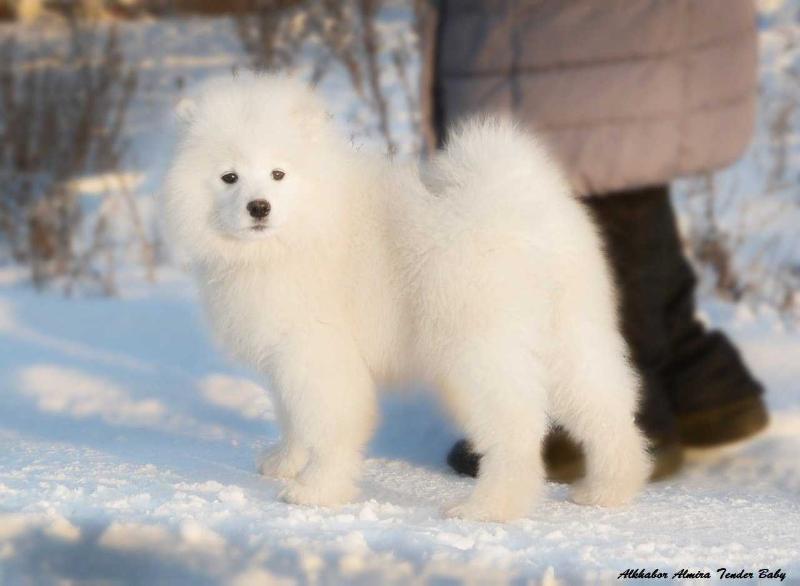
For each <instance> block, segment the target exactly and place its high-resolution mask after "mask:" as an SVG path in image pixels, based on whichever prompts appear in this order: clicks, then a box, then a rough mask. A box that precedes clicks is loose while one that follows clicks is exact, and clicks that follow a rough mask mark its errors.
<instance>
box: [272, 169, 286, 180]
mask: <svg viewBox="0 0 800 586" xmlns="http://www.w3.org/2000/svg"><path fill="white" fill-rule="evenodd" d="M284 177H286V173H285V172H284V171H281V170H280V169H275V170H274V171H272V178H273V179H274V180H275V181H280V180H281V179H283V178H284Z"/></svg>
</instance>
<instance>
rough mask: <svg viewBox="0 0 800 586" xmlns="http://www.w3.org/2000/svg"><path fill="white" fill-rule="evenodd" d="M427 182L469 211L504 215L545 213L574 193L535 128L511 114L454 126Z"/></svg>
mask: <svg viewBox="0 0 800 586" xmlns="http://www.w3.org/2000/svg"><path fill="white" fill-rule="evenodd" d="M424 181H425V183H426V185H427V186H428V188H429V189H430V190H431V191H432V192H433V193H435V194H436V195H438V196H439V197H442V198H444V199H445V200H452V203H453V204H455V205H457V206H464V208H465V211H466V212H468V214H467V215H469V216H471V217H476V218H481V219H482V220H484V221H487V220H491V218H495V217H496V218H499V217H504V218H505V220H506V221H507V220H508V219H509V215H508V214H509V213H513V214H523V215H527V214H526V212H530V213H541V211H542V206H545V207H546V206H548V205H553V204H556V205H557V202H558V200H562V201H563V199H564V198H569V199H572V197H571V193H570V189H569V186H568V183H567V181H566V179H565V177H564V175H563V173H562V172H561V169H560V167H559V165H558V164H557V163H556V161H555V159H554V158H553V157H552V156H551V155H550V153H549V152H548V150H547V148H546V147H545V145H544V144H543V143H542V142H541V141H540V140H539V139H538V138H537V137H536V136H534V135H533V134H532V133H531V132H529V131H527V130H524V129H523V128H520V127H519V126H518V125H517V124H515V123H514V122H513V121H511V120H510V119H508V118H503V117H498V116H489V117H485V116H481V117H475V118H471V119H468V120H466V121H464V122H462V123H460V124H458V125H457V126H455V127H454V128H453V129H451V131H450V133H449V136H448V139H447V142H446V144H445V148H444V150H443V151H442V152H440V153H439V154H437V155H436V156H434V157H433V159H432V160H431V161H430V163H429V165H428V167H427V168H426V171H425V173H424Z"/></svg>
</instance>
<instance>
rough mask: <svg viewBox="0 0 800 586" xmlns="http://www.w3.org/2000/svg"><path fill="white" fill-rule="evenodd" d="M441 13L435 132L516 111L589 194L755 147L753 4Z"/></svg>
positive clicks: (566, 5)
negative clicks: (478, 116)
mask: <svg viewBox="0 0 800 586" xmlns="http://www.w3.org/2000/svg"><path fill="white" fill-rule="evenodd" d="M437 5H438V11H437V17H438V22H437V23H436V24H435V25H434V26H431V27H430V28H429V31H430V32H429V36H430V37H431V38H429V39H428V41H429V42H428V43H427V45H428V46H429V47H431V49H430V50H429V51H428V53H427V54H428V56H429V57H428V63H427V65H428V66H429V71H428V73H427V75H425V76H423V79H427V80H429V81H428V84H429V87H428V88H427V91H432V92H433V96H434V99H433V102H432V106H431V107H430V121H431V124H432V126H433V128H434V129H435V130H436V131H440V130H441V129H442V128H445V127H446V125H447V124H449V123H451V122H453V121H454V120H457V119H458V118H460V117H462V116H464V115H466V114H468V113H470V112H476V111H478V112H491V111H500V112H510V113H512V114H513V115H514V116H515V117H517V118H519V119H521V120H522V121H523V122H525V123H527V124H529V125H530V126H532V127H533V128H536V129H538V130H539V131H540V133H542V134H543V135H544V136H545V137H546V140H547V142H549V144H550V145H551V149H552V150H553V152H554V153H555V155H556V156H557V157H558V158H559V159H560V160H561V161H562V162H563V163H564V165H565V166H566V168H567V170H568V173H569V176H570V178H571V180H572V182H573V184H574V186H575V189H576V190H578V192H579V193H583V194H602V193H605V192H610V191H616V190H624V189H633V188H638V187H643V186H648V185H657V184H664V183H667V182H669V181H670V180H672V179H674V178H676V177H680V176H683V175H689V174H693V173H698V172H702V171H708V170H713V169H718V168H720V167H723V166H725V165H728V164H730V163H731V162H733V161H734V160H736V159H737V158H738V157H739V156H740V155H741V154H742V152H743V150H744V148H745V147H746V145H747V143H748V141H749V139H750V137H751V134H752V130H753V123H754V114H755V101H756V93H757V78H756V70H757V49H756V40H757V39H756V20H755V19H756V14H755V7H754V5H753V2H752V1H751V0H440V1H439V2H438V3H437ZM440 134H441V132H440ZM487 156H491V153H487Z"/></svg>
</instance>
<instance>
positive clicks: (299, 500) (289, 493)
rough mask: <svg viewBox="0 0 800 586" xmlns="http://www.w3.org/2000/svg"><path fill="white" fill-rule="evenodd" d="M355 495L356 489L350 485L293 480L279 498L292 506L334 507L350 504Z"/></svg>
mask: <svg viewBox="0 0 800 586" xmlns="http://www.w3.org/2000/svg"><path fill="white" fill-rule="evenodd" d="M357 494H358V489H357V488H356V486H355V485H354V484H351V483H337V484H330V485H324V484H303V483H301V482H298V481H297V480H293V481H290V482H289V485H288V486H287V487H286V488H285V489H284V490H283V492H281V494H280V497H279V498H280V499H281V500H283V501H284V502H287V503H290V504H293V505H309V506H322V507H336V506H340V505H344V504H347V503H349V502H351V501H352V500H353V499H354V498H355V497H356V495H357Z"/></svg>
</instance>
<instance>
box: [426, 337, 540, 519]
mask: <svg viewBox="0 0 800 586" xmlns="http://www.w3.org/2000/svg"><path fill="white" fill-rule="evenodd" d="M448 356H450V357H451V360H450V361H449V364H448V365H447V370H446V371H445V372H444V373H443V377H442V380H441V381H440V382H441V387H442V390H443V392H444V396H445V401H446V403H447V404H448V405H449V407H450V408H451V410H452V411H453V413H454V415H455V417H456V419H457V420H458V421H459V422H460V423H461V425H462V426H463V428H464V431H466V433H467V435H468V437H469V438H470V439H471V440H472V442H473V443H474V445H475V448H476V450H477V451H478V453H480V454H483V457H482V459H481V466H480V472H479V474H478V479H477V483H476V486H475V489H474V491H473V492H472V494H471V495H470V496H469V498H468V499H467V500H466V501H465V502H463V503H460V504H458V505H455V506H453V507H452V508H450V509H448V510H447V511H445V513H446V514H447V515H448V516H454V517H463V518H468V519H476V520H485V521H506V520H510V519H514V518H517V517H521V516H524V515H526V514H527V513H528V512H529V509H530V506H531V504H532V503H533V502H534V500H535V499H536V497H537V496H538V495H539V493H540V492H541V489H542V485H543V481H544V474H543V466H542V460H541V453H540V452H541V442H542V438H543V435H544V432H545V428H546V416H545V411H546V410H545V401H546V398H545V393H544V388H543V385H542V384H541V376H540V375H541V372H539V370H540V369H539V366H538V364H537V362H536V361H535V360H534V359H533V358H532V357H531V355H530V353H529V352H528V351H527V349H526V348H524V347H522V345H520V344H517V343H505V344H504V343H502V341H499V340H498V339H497V337H492V336H490V335H485V336H481V337H480V338H476V339H473V340H469V341H467V342H465V343H464V344H463V345H462V346H460V347H459V348H456V349H453V350H451V351H450V352H448Z"/></svg>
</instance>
